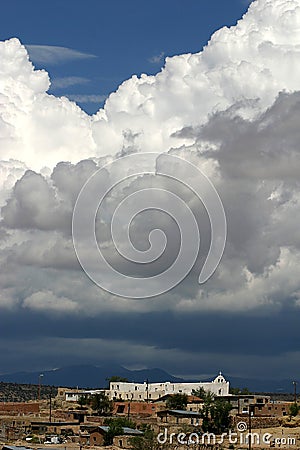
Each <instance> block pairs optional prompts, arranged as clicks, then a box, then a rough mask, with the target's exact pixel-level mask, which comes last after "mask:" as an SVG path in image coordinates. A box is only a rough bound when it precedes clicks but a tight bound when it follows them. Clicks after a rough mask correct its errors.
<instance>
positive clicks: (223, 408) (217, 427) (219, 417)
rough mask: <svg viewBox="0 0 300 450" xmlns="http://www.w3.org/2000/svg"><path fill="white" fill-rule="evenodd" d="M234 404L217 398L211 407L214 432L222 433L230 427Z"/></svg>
mask: <svg viewBox="0 0 300 450" xmlns="http://www.w3.org/2000/svg"><path fill="white" fill-rule="evenodd" d="M231 409H232V406H231V404H230V403H229V402H227V401H225V400H222V399H216V400H215V401H214V402H213V404H212V407H211V412H210V414H211V422H212V423H211V426H212V428H213V429H214V432H215V433H217V434H220V433H222V432H224V431H227V430H228V429H229V426H230V423H231V418H230V415H229V413H230V411H231Z"/></svg>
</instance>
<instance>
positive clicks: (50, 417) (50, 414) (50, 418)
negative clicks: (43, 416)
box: [49, 387, 52, 423]
mask: <svg viewBox="0 0 300 450" xmlns="http://www.w3.org/2000/svg"><path fill="white" fill-rule="evenodd" d="M49 422H50V423H51V422H52V387H50V408H49Z"/></svg>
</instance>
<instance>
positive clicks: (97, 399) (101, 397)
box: [92, 392, 113, 416]
mask: <svg viewBox="0 0 300 450" xmlns="http://www.w3.org/2000/svg"><path fill="white" fill-rule="evenodd" d="M92 408H93V410H94V411H97V413H98V414H99V415H100V416H107V415H109V414H111V412H112V409H113V402H112V401H111V400H109V398H108V396H107V395H106V394H105V393H104V392H100V393H99V394H95V395H93V397H92Z"/></svg>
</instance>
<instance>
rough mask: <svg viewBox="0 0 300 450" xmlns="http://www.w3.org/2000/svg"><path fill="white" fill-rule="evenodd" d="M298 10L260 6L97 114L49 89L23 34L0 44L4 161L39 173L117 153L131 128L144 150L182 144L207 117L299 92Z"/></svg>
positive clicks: (264, 1) (294, 5) (283, 2)
mask: <svg viewBox="0 0 300 450" xmlns="http://www.w3.org/2000/svg"><path fill="white" fill-rule="evenodd" d="M299 7H300V6H299V1H298V0H293V1H288V0H276V1H271V0H259V1H256V2H254V3H252V4H251V5H250V8H249V11H248V13H247V14H246V15H245V16H244V18H243V19H242V20H240V21H239V22H238V24H237V25H236V26H235V27H231V28H227V27H224V28H222V29H221V30H219V31H217V32H216V33H215V34H214V35H213V36H212V38H211V40H210V42H209V43H208V45H207V46H206V47H205V48H204V50H203V51H202V52H200V53H198V54H186V55H180V56H175V57H172V58H167V59H166V64H165V67H164V68H163V69H162V71H161V72H160V73H159V74H158V75H156V76H146V75H142V76H141V78H138V77H136V76H134V77H132V78H131V79H130V80H128V81H125V82H124V83H123V84H122V85H121V86H120V87H119V89H118V91H117V92H116V93H113V94H111V95H110V96H109V98H108V100H107V102H106V105H105V108H104V109H101V110H99V112H98V114H97V115H96V116H95V117H93V118H91V117H89V116H87V115H86V114H85V113H84V112H83V111H81V110H80V109H79V108H77V107H76V106H75V104H74V103H72V102H70V101H68V100H67V99H66V98H55V97H53V96H49V95H48V94H46V91H47V89H48V87H49V80H48V77H47V74H46V73H45V72H43V71H34V69H33V67H32V65H31V64H30V62H29V61H28V54H27V51H26V49H25V48H24V47H23V46H21V45H20V43H19V42H18V41H17V40H15V39H13V40H10V41H7V42H3V43H1V46H0V61H1V63H0V77H1V78H0V79H1V86H2V89H1V105H2V106H1V111H2V112H1V117H2V122H1V136H2V138H3V139H5V140H6V141H5V142H7V143H8V142H9V145H5V147H6V151H5V152H3V159H4V158H5V159H8V158H15V159H19V160H21V161H24V162H25V163H26V164H27V165H28V167H30V168H32V169H36V170H39V169H40V168H41V167H44V166H50V167H53V166H54V165H55V164H56V163H57V162H58V161H59V160H68V161H71V162H77V161H78V160H80V159H82V157H86V156H102V155H106V154H115V153H117V152H119V151H121V150H122V149H123V148H126V147H127V146H128V145H129V144H128V142H127V138H126V136H127V135H128V130H129V131H130V132H131V136H135V138H134V144H135V148H136V150H138V151H149V150H151V151H153V150H155V151H165V150H168V149H169V148H170V147H179V146H180V145H182V141H181V140H178V139H177V138H176V137H174V136H176V132H177V131H178V130H180V129H181V128H183V127H184V126H189V125H199V124H202V123H205V122H206V121H207V119H208V117H209V115H210V114H212V113H213V112H217V111H221V110H224V109H226V108H228V107H229V106H230V105H232V104H233V103H235V102H237V101H241V100H245V99H251V100H257V110H255V109H253V108H250V109H249V108H247V107H246V106H245V110H244V114H245V115H246V117H247V115H251V116H253V114H254V115H255V114H257V113H259V112H261V111H262V110H264V109H265V108H266V107H268V106H270V105H271V104H272V102H273V101H274V100H275V98H276V96H277V94H278V92H280V91H283V90H285V91H288V92H290V91H294V90H297V89H300V73H299V72H300V68H299V64H298V59H299V44H300V33H299V16H300V12H299ZM275 24H276V25H275ZM278 61H280V64H278ZM54 130H55V132H54ZM191 142H192V141H186V143H191Z"/></svg>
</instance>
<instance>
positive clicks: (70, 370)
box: [0, 364, 184, 388]
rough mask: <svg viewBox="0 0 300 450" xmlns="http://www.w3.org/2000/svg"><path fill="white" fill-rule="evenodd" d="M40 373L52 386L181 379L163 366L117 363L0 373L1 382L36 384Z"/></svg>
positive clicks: (175, 380) (100, 385)
mask: <svg viewBox="0 0 300 450" xmlns="http://www.w3.org/2000/svg"><path fill="white" fill-rule="evenodd" d="M41 373H42V374H43V378H42V382H43V384H46V385H52V386H66V387H80V388H104V387H106V386H107V385H108V381H107V378H109V377H111V376H114V375H116V376H119V377H124V378H127V379H128V380H129V381H134V382H136V383H143V382H144V381H146V380H147V379H148V381H149V382H150V383H155V382H163V381H172V382H182V381H184V380H183V379H182V378H177V377H174V376H173V375H170V374H169V373H167V372H165V371H164V370H162V369H159V368H154V369H142V370H129V369H126V368H125V367H122V366H120V365H117V364H109V365H102V366H92V365H78V366H68V367H62V368H59V369H53V370H41V371H38V372H15V373H9V374H2V375H0V381H3V382H7V383H18V384H38V382H39V375H40V374H41Z"/></svg>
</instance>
